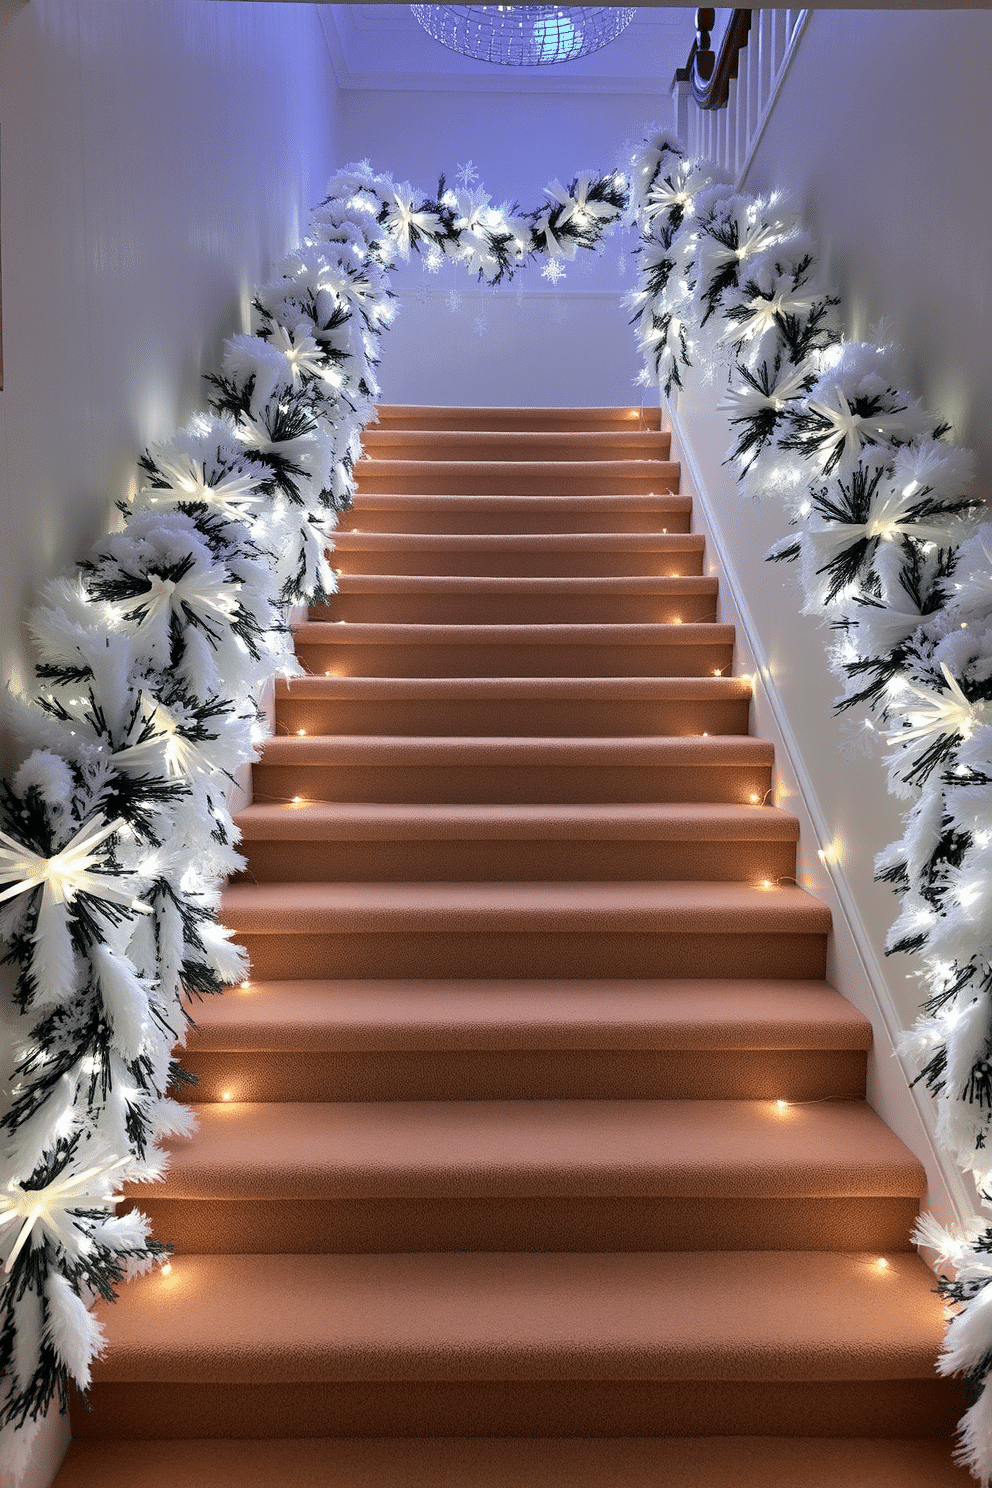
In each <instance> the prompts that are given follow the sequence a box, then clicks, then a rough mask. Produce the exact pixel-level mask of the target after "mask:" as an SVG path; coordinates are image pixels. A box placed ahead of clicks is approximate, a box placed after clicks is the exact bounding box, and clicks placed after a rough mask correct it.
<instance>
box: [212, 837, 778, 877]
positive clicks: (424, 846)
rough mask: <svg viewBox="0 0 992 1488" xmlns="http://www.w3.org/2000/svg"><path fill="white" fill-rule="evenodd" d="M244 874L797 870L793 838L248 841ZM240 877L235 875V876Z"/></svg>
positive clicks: (768, 873)
mask: <svg viewBox="0 0 992 1488" xmlns="http://www.w3.org/2000/svg"><path fill="white" fill-rule="evenodd" d="M241 850H242V852H244V853H245V855H246V856H247V859H248V867H247V870H246V874H247V878H248V879H249V880H250V879H255V880H257V881H258V882H260V883H319V882H324V883H327V882H333V883H348V882H364V883H369V882H374V881H376V880H380V881H392V882H400V883H402V882H409V883H415V882H424V881H427V880H437V881H439V882H441V883H457V882H461V881H462V880H471V881H473V882H483V883H485V882H500V881H503V882H506V881H533V880H550V881H552V882H554V881H557V882H564V881H573V880H580V879H581V880H593V881H598V882H601V881H612V882H616V881H621V880H626V879H634V880H641V881H645V880H648V879H675V880H686V881H688V880H691V881H693V882H699V881H704V880H711V881H712V880H719V881H721V882H727V883H731V882H733V883H761V882H762V880H764V879H770V880H772V881H773V882H774V881H777V880H778V879H783V878H790V879H794V878H795V873H796V861H795V858H796V849H795V843H794V842H781V841H757V842H741V841H737V842H733V841H723V842H707V841H704V840H700V839H698V838H693V839H691V840H688V841H684V842H658V841H654V842H652V841H645V842H637V841H627V842H624V841H615V840H607V839H599V840H591V841H590V840H583V841H564V842H562V841H558V842H529V841H528V842H516V841H512V840H509V841H508V840H505V839H493V838H490V839H488V840H479V841H448V842H445V841H439V840H437V839H436V838H435V839H431V838H419V839H417V838H414V839H410V840H402V841H392V842H356V841H324V842H320V841H317V842H308V841H301V840H292V839H290V840H285V841H244V842H242V844H241ZM238 881H240V876H239V879H236V880H235V882H238Z"/></svg>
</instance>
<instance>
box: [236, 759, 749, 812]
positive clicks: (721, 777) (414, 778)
mask: <svg viewBox="0 0 992 1488" xmlns="http://www.w3.org/2000/svg"><path fill="white" fill-rule="evenodd" d="M253 789H254V798H255V800H256V801H291V800H292V799H293V797H294V796H296V795H302V796H303V797H304V798H305V799H309V800H311V801H372V802H379V803H382V804H387V803H392V804H394V805H401V804H406V805H413V804H415V803H417V802H421V803H425V802H426V803H431V804H434V805H440V804H442V803H448V804H451V805H455V804H463V805H469V804H472V803H478V802H481V801H488V802H490V803H492V804H494V805H496V804H499V805H527V804H530V805H553V804H554V805H579V804H581V803H583V802H598V803H601V804H605V803H607V802H617V803H619V802H629V803H631V804H634V803H638V804H647V803H649V802H665V801H670V802H675V801H679V802H684V803H687V804H688V803H689V802H702V801H716V802H720V803H731V802H743V801H746V802H750V800H751V797H752V796H753V795H756V796H757V797H758V799H759V800H762V799H763V798H764V796H765V795H766V794H767V792H768V791H770V790H771V770H770V769H763V768H761V767H760V766H754V767H751V768H747V767H744V766H741V765H727V766H724V767H720V766H718V765H709V766H699V767H693V766H691V765H685V766H682V767H667V768H666V767H665V766H664V765H658V766H657V767H654V768H646V767H645V768H640V769H632V768H629V767H623V766H618V767H613V766H610V767H609V768H607V767H604V766H599V767H597V768H593V767H589V768H587V769H579V768H576V767H575V766H569V765H561V766H560V767H557V766H551V765H549V766H547V767H546V768H544V769H541V768H539V767H536V766H525V765H516V766H514V765H507V766H504V767H503V768H501V769H499V770H492V771H486V770H484V769H480V768H472V767H461V768H460V767H459V766H457V765H452V766H447V765H445V766H441V765H435V766H430V765H426V766H416V765H410V766H402V765H389V766H385V765H384V766H378V767H377V766H373V765H367V766H357V765H356V766H351V765H300V766H298V767H297V768H295V769H291V768H289V767H282V766H276V765H273V766H266V765H256V766H255V767H254V771H253Z"/></svg>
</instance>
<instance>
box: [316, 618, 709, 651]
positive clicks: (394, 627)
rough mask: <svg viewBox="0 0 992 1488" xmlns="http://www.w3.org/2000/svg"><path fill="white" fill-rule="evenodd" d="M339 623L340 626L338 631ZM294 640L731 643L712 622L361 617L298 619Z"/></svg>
mask: <svg viewBox="0 0 992 1488" xmlns="http://www.w3.org/2000/svg"><path fill="white" fill-rule="evenodd" d="M341 627H344V629H341ZM293 637H294V639H295V641H296V642H297V643H298V644H300V645H304V646H315V645H316V646H323V645H326V646H341V645H347V646H361V645H383V644H385V645H390V644H391V645H406V646H411V645H418V644H419V645H422V646H437V645H441V644H443V645H448V646H450V645H465V646H477V645H480V644H488V645H493V646H507V645H517V646H520V645H533V646H589V645H600V646H606V645H613V646H657V645H659V644H664V645H666V646H712V645H721V644H722V645H725V646H732V645H733V643H734V627H733V625H718V624H717V623H716V622H715V621H710V620H706V621H697V622H691V621H688V622H686V623H684V624H680V623H672V622H668V623H665V622H655V623H653V624H652V623H644V622H642V621H641V622H632V623H629V624H623V623H620V624H614V625H602V624H598V623H595V622H593V623H588V624H586V623H575V624H566V625H561V624H559V625H551V624H536V625H535V624H523V625H516V624H512V623H511V624H507V623H502V624H493V625H484V624H482V625H480V624H476V623H470V624H464V625H460V624H445V623H441V624H436V623H435V624H431V623H414V624H410V623H408V622H405V621H398V622H393V621H388V622H385V623H378V624H377V623H374V622H372V621H366V620H337V621H334V620H330V621H329V620H301V621H300V622H299V623H298V624H296V625H294V626H293Z"/></svg>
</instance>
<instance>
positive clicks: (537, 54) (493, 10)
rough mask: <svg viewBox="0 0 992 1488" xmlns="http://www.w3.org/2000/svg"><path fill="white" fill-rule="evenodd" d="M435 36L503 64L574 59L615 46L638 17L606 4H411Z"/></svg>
mask: <svg viewBox="0 0 992 1488" xmlns="http://www.w3.org/2000/svg"><path fill="white" fill-rule="evenodd" d="M410 9H411V10H412V11H413V14H414V16H415V17H416V18H417V20H418V21H419V22H420V24H421V25H422V26H423V28H424V30H425V31H426V32H427V33H428V35H429V36H433V38H434V40H435V41H439V42H440V43H441V45H442V46H446V47H447V48H448V49H449V51H452V52H461V54H462V55H463V56H465V57H476V58H477V59H478V60H479V61H480V62H496V63H499V64H500V65H501V66H503V67H547V66H550V65H551V64H552V63H555V62H574V61H575V59H576V57H586V56H588V55H589V53H590V52H598V51H599V50H600V48H601V47H605V46H609V44H610V42H611V41H615V40H616V39H617V37H618V36H619V35H620V33H621V31H624V30H626V28H627V26H629V24H630V22H631V20H632V19H633V16H634V11H633V9H628V8H621V7H619V6H606V5H598V6H596V5H573V6H558V5H411V6H410Z"/></svg>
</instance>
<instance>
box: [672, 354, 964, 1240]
mask: <svg viewBox="0 0 992 1488" xmlns="http://www.w3.org/2000/svg"><path fill="white" fill-rule="evenodd" d="M715 402H716V398H715V395H714V389H713V387H712V386H710V385H707V384H704V383H703V382H702V379H701V378H700V377H699V376H698V375H694V374H693V373H692V372H690V374H689V375H688V377H687V379H686V388H685V390H684V392H683V393H681V394H679V395H678V396H677V399H675V400H673V404H672V405H671V406H670V407H668V408H667V409H664V410H663V423H664V425H665V427H667V428H669V429H670V430H671V434H672V459H675V460H680V461H681V462H682V487H681V489H682V492H683V494H688V495H690V496H691V497H692V499H693V530H695V531H698V532H702V533H704V534H705V536H706V543H707V547H706V552H707V563H706V569H705V571H706V572H707V573H715V574H717V575H718V576H719V580H720V591H719V592H720V598H719V608H718V614H717V619H718V620H720V621H722V622H725V623H729V624H733V625H735V626H736V627H737V644H736V651H735V660H734V673H735V675H743V674H746V673H750V674H753V675H754V677H755V685H754V704H753V707H752V716H751V729H752V732H753V733H755V734H757V735H760V736H761V737H762V738H765V739H770V740H771V741H772V742H773V743H774V745H775V777H774V778H775V794H774V798H773V803H774V805H776V806H780V807H782V808H784V809H785V810H788V811H792V812H794V813H795V814H796V815H797V816H798V817H799V820H800V843H799V858H798V870H797V871H798V877H799V883H800V884H801V886H802V887H803V888H806V889H809V890H810V892H811V893H814V894H816V895H817V896H818V897H819V898H821V899H823V900H824V901H825V903H827V904H828V905H829V906H830V909H831V912H832V914H833V918H834V932H833V935H832V937H831V942H830V948H829V951H828V966H827V977H828V980H830V981H832V982H833V984H834V985H835V986H836V987H837V988H838V989H839V990H840V991H841V992H842V993H843V994H844V996H845V997H847V998H848V999H849V1001H851V1002H853V1003H854V1004H855V1006H856V1007H858V1008H860V1010H861V1011H862V1012H863V1013H864V1014H865V1016H866V1017H867V1018H869V1019H870V1020H871V1023H872V1027H873V1029H874V1045H873V1050H872V1052H871V1054H870V1056H869V1069H868V1099H869V1102H870V1103H871V1105H872V1106H873V1107H874V1108H875V1110H877V1111H878V1113H879V1115H880V1116H882V1118H883V1119H884V1120H885V1121H886V1122H887V1123H888V1125H889V1126H890V1127H891V1128H892V1129H893V1131H895V1132H896V1133H897V1134H898V1135H899V1136H900V1137H901V1138H902V1140H903V1141H904V1142H905V1143H906V1145H907V1146H908V1147H910V1148H911V1150H912V1151H913V1152H915V1153H916V1155H917V1157H918V1158H919V1159H920V1161H921V1162H922V1163H923V1164H924V1166H925V1168H926V1172H927V1182H928V1188H929V1191H928V1195H927V1198H926V1199H925V1201H924V1206H925V1207H926V1208H927V1209H929V1211H930V1212H931V1213H933V1214H934V1215H936V1217H937V1218H938V1219H939V1220H941V1222H942V1223H945V1224H953V1223H955V1222H957V1221H959V1220H961V1219H962V1218H964V1217H965V1216H966V1215H968V1214H970V1213H971V1212H973V1207H974V1194H973V1190H971V1189H970V1187H969V1185H968V1184H967V1182H966V1181H965V1179H964V1178H963V1177H962V1176H961V1175H960V1174H959V1173H958V1172H957V1171H956V1169H954V1168H953V1166H952V1165H950V1164H948V1163H946V1162H945V1161H944V1160H943V1159H942V1158H941V1157H940V1156H939V1155H938V1153H937V1149H936V1147H935V1145H934V1141H933V1125H934V1123H933V1116H932V1108H931V1102H930V1099H929V1097H928V1095H927V1094H926V1092H925V1091H924V1090H923V1089H922V1087H921V1086H916V1087H915V1088H912V1089H911V1088H910V1081H911V1080H912V1079H913V1077H914V1076H915V1074H916V1071H915V1070H914V1069H912V1068H911V1067H910V1066H909V1065H908V1064H904V1063H903V1061H902V1059H901V1057H900V1056H899V1055H898V1054H896V1052H895V1041H896V1039H897V1038H898V1035H899V1033H900V1031H901V1030H902V1029H904V1028H906V1027H908V1026H909V1025H910V1024H911V1023H912V1022H913V1021H914V1019H915V1016H916V1011H917V1003H918V1001H919V985H918V983H917V982H916V980H915V979H914V978H913V975H912V967H913V958H912V957H909V956H897V957H891V958H887V957H886V956H885V953H884V942H885V936H886V932H887V931H888V928H889V926H890V925H891V923H892V921H893V920H894V919H895V917H896V913H897V909H898V901H897V899H896V897H895V895H894V894H893V893H892V891H891V889H890V888H889V887H888V885H886V884H877V883H875V882H874V879H873V864H874V858H875V854H876V853H877V852H879V851H881V849H882V848H884V847H886V846H888V844H889V843H890V842H892V841H894V840H895V839H896V838H897V837H899V836H901V832H902V827H901V816H900V812H899V803H898V802H897V801H896V800H895V799H894V798H893V797H891V796H890V795H889V794H888V792H887V789H886V783H885V776H884V772H883V769H882V765H881V762H880V760H879V758H878V757H877V756H875V755H873V756H869V755H866V754H864V753H861V752H856V751H854V750H852V749H851V748H850V747H849V745H848V741H847V739H846V736H845V734H844V733H843V732H842V728H843V724H842V723H841V721H840V720H838V719H837V718H836V717H835V716H834V714H833V711H832V703H833V700H834V698H835V697H836V695H837V693H838V691H839V687H838V684H837V682H836V680H835V678H834V676H833V674H832V672H831V671H830V669H829V667H828V664H827V654H826V648H827V646H828V645H829V644H830V632H829V631H828V630H826V629H824V628H821V627H820V626H819V625H818V624H817V622H816V621H815V620H814V619H813V618H812V617H810V616H806V615H802V614H800V612H799V611H800V604H801V599H800V595H799V590H798V584H797V582H796V575H795V573H794V572H793V570H792V568H791V566H790V565H788V564H770V563H767V562H766V561H765V558H764V554H765V553H766V552H767V550H768V548H769V547H770V546H771V544H772V543H773V542H774V541H775V540H776V539H777V538H779V537H781V536H782V535H783V533H784V532H785V531H786V530H787V524H786V521H785V518H784V516H783V512H782V508H781V506H780V504H779V503H778V501H777V500H775V499H774V498H771V497H769V498H768V500H767V501H763V502H755V501H751V500H748V498H746V497H745V496H743V495H742V494H741V492H740V489H739V487H738V485H737V481H736V477H735V475H734V473H733V471H732V469H731V468H730V467H729V466H727V465H725V464H723V463H722V460H723V451H724V450H725V449H726V448H727V447H728V445H730V444H731V439H730V431H729V428H728V425H727V422H726V419H725V417H724V416H723V415H722V414H720V413H718V412H716V411H715ZM858 721H859V722H860V718H859V720H858ZM845 746H847V747H845ZM820 851H823V852H824V853H825V857H826V861H822V860H821V859H820V857H819V853H820Z"/></svg>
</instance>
